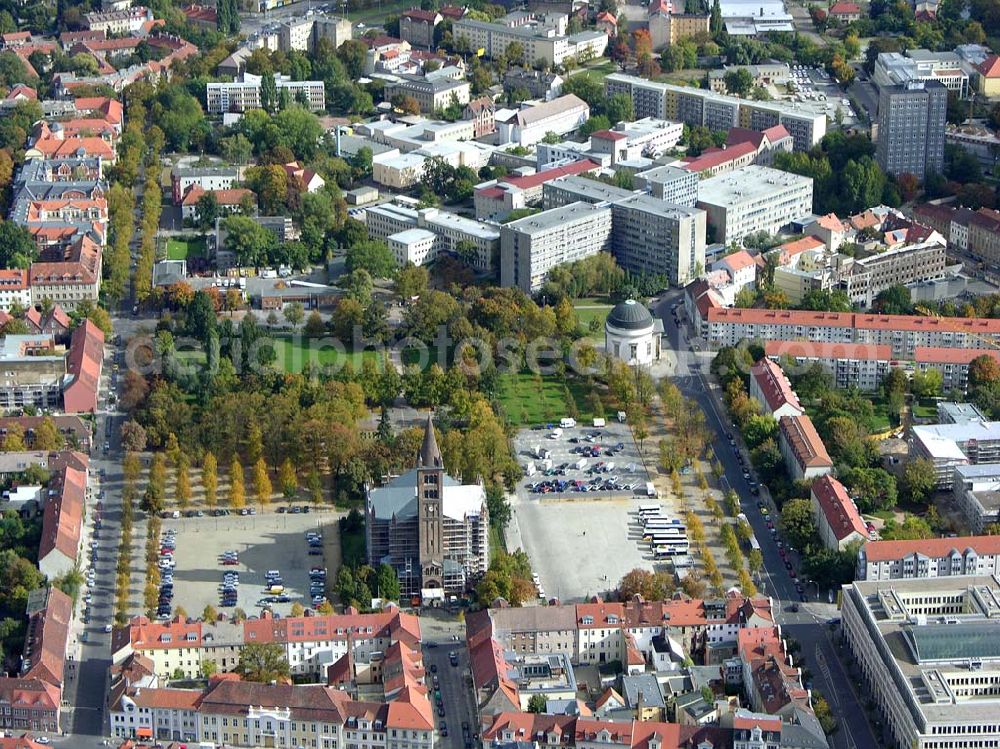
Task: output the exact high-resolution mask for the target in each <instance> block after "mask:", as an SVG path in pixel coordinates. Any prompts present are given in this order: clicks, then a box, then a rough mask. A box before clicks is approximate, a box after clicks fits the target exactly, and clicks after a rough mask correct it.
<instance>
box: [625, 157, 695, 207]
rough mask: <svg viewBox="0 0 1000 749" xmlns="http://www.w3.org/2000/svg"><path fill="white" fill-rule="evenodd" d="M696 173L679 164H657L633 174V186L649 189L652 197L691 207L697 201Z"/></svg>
mask: <svg viewBox="0 0 1000 749" xmlns="http://www.w3.org/2000/svg"><path fill="white" fill-rule="evenodd" d="M699 176H700V175H698V174H696V173H693V172H690V171H688V170H687V169H683V168H681V167H679V166H671V165H667V166H657V167H653V168H652V169H647V170H646V171H644V172H639V173H638V174H636V175H635V186H636V187H637V188H641V189H644V190H649V192H650V194H651V195H652V196H653V197H654V198H659V199H660V200H662V201H664V202H665V203H676V204H677V205H683V206H688V207H691V208H693V207H694V205H695V203H697V202H698V180H699Z"/></svg>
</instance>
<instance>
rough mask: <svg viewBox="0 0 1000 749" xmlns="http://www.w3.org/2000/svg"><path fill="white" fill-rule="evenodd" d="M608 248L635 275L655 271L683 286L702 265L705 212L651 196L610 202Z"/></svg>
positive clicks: (621, 264)
mask: <svg viewBox="0 0 1000 749" xmlns="http://www.w3.org/2000/svg"><path fill="white" fill-rule="evenodd" d="M611 218H612V234H611V251H612V253H613V254H614V256H615V259H616V260H617V261H618V264H619V265H620V266H621V267H622V268H624V269H625V270H627V271H629V272H630V273H635V274H639V275H641V274H644V273H645V274H659V275H664V276H666V277H667V279H668V280H669V282H670V283H671V284H672V285H674V286H684V285H685V284H687V283H688V282H689V281H690V280H691V279H692V278H694V277H695V276H697V275H698V273H699V271H701V270H702V269H704V267H705V211H703V210H699V209H698V208H687V207H685V206H681V205H671V204H670V203H665V202H664V201H662V200H658V199H657V198H654V197H653V196H651V195H641V194H639V195H631V196H629V197H627V198H624V199H623V200H618V201H615V202H614V203H612V204H611Z"/></svg>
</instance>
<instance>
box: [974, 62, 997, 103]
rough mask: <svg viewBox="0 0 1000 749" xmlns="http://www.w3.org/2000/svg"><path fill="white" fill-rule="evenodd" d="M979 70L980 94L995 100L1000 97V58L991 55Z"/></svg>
mask: <svg viewBox="0 0 1000 749" xmlns="http://www.w3.org/2000/svg"><path fill="white" fill-rule="evenodd" d="M977 67H978V68H979V93H981V94H982V95H983V96H986V97H989V98H993V97H1000V56H998V55H990V56H989V57H987V58H986V59H985V60H983V61H982V62H981V63H979V65H978V66H977Z"/></svg>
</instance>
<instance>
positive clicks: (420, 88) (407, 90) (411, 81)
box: [384, 75, 472, 113]
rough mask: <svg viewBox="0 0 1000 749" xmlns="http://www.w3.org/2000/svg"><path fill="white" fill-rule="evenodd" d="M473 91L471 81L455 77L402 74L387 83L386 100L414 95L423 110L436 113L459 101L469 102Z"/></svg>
mask: <svg viewBox="0 0 1000 749" xmlns="http://www.w3.org/2000/svg"><path fill="white" fill-rule="evenodd" d="M471 91H472V89H471V87H470V85H469V82H468V81H465V80H456V79H454V78H445V77H443V76H441V77H432V78H425V77H424V76H422V75H401V76H398V77H397V78H396V79H395V80H392V81H388V82H387V83H386V85H385V89H384V95H385V99H386V101H392V99H393V98H394V97H396V96H412V97H413V98H414V99H416V101H417V103H418V104H420V111H421V112H428V113H434V112H436V111H437V110H439V109H444V108H445V107H447V106H449V105H451V104H452V102H454V101H457V102H458V103H459V104H461V105H463V106H464V105H466V104H468V103H469V99H470V97H471V94H470V92H471Z"/></svg>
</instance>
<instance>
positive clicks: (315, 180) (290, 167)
mask: <svg viewBox="0 0 1000 749" xmlns="http://www.w3.org/2000/svg"><path fill="white" fill-rule="evenodd" d="M285 174H286V175H287V176H288V179H289V180H298V181H299V182H301V183H302V186H303V187H305V189H306V192H316V191H318V190H321V189H322V188H323V185H325V184H326V180H325V179H323V178H322V177H320V176H319V175H318V174H316V172H314V171H313V170H312V169H306V168H305V167H304V166H301V165H300V164H299V163H298V162H297V161H291V162H289V163H287V164H285Z"/></svg>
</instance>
